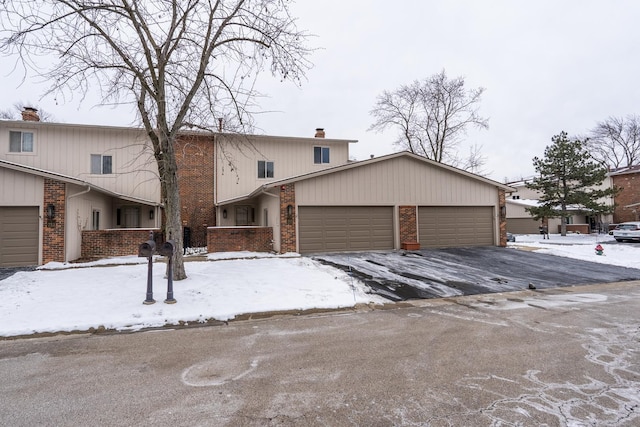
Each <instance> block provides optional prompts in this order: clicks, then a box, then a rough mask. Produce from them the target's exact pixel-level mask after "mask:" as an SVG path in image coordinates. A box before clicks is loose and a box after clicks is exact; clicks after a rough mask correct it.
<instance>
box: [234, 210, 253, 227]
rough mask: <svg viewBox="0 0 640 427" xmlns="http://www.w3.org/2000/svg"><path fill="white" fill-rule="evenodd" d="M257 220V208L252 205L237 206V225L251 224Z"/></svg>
mask: <svg viewBox="0 0 640 427" xmlns="http://www.w3.org/2000/svg"><path fill="white" fill-rule="evenodd" d="M254 222H255V210H254V209H253V208H252V207H251V206H236V225H250V224H253V223H254Z"/></svg>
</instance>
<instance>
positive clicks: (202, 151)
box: [176, 135, 216, 247]
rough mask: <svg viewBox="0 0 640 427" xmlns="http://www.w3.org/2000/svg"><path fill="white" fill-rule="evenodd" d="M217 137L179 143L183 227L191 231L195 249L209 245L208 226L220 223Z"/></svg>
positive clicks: (192, 138)
mask: <svg viewBox="0 0 640 427" xmlns="http://www.w3.org/2000/svg"><path fill="white" fill-rule="evenodd" d="M214 155H215V152H214V137H213V136H202V135H198V136H193V135H183V136H180V137H179V139H178V141H177V142H176V161H177V164H178V186H179V188H180V202H181V204H182V211H181V213H180V214H181V217H182V225H183V226H185V227H189V228H190V229H191V246H192V247H204V246H206V245H207V227H209V226H214V225H215V224H216V216H215V207H214V200H213V195H214V173H215V171H214Z"/></svg>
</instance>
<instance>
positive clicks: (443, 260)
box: [313, 247, 640, 301]
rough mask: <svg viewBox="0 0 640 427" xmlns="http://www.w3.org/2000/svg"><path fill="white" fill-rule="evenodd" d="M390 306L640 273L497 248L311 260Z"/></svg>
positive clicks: (629, 277) (624, 277)
mask: <svg viewBox="0 0 640 427" xmlns="http://www.w3.org/2000/svg"><path fill="white" fill-rule="evenodd" d="M313 258H314V259H316V260H319V261H321V262H323V263H325V264H328V265H332V266H335V267H338V268H340V269H342V270H344V271H348V272H349V273H350V274H352V275H353V276H354V277H357V278H359V279H360V280H362V281H364V282H365V283H366V284H368V285H369V286H370V287H371V289H372V291H373V292H375V293H377V294H380V295H381V296H384V297H386V298H388V299H390V300H393V301H401V300H409V299H417V298H442V297H450V296H459V295H475V294H484V293H495V292H509V291H515V290H522V289H527V288H529V284H531V285H533V286H534V287H535V288H536V289H544V288H556V287H562V286H574V285H586V284H596V283H612V282H622V281H628V280H640V270H639V269H634V268H624V267H618V266H612V265H606V264H599V263H593V262H588V261H581V260H575V259H571V258H564V257H558V256H554V255H546V254H540V253H536V252H530V251H522V250H516V249H510V248H499V247H476V248H448V249H425V250H420V251H414V252H404V251H392V252H358V253H335V254H322V255H316V256H314V257H313Z"/></svg>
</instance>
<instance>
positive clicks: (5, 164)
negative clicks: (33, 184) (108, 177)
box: [0, 159, 161, 206]
mask: <svg viewBox="0 0 640 427" xmlns="http://www.w3.org/2000/svg"><path fill="white" fill-rule="evenodd" d="M0 168H5V169H11V170H15V171H18V172H23V173H26V174H29V175H36V176H41V177H43V178H50V179H55V180H57V181H61V182H64V183H67V184H75V185H78V186H81V187H87V188H88V189H89V190H92V191H97V192H98V193H103V194H106V195H108V196H111V197H117V198H119V199H122V200H127V201H130V202H135V203H142V204H145V205H150V206H161V204H160V203H158V202H154V201H152V200H145V199H140V198H138V197H132V196H127V195H124V194H120V193H115V192H113V191H109V190H107V189H104V188H102V187H100V186H97V185H95V184H91V183H89V182H87V181H83V180H81V179H78V178H73V177H70V176H67V175H63V174H60V173H57V172H51V171H47V170H44V169H39V168H34V167H32V166H26V165H22V164H19V163H14V162H10V161H8V160H2V159H0Z"/></svg>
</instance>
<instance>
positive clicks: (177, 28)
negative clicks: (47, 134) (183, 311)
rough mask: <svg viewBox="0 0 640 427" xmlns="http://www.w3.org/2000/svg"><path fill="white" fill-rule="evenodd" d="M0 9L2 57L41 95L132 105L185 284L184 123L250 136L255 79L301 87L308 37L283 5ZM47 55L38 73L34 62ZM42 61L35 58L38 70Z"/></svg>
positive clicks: (133, 2) (31, 4) (14, 4)
mask: <svg viewBox="0 0 640 427" xmlns="http://www.w3.org/2000/svg"><path fill="white" fill-rule="evenodd" d="M2 5H3V7H2V8H1V9H0V22H1V24H0V53H1V54H3V55H4V56H11V57H17V58H19V64H20V65H22V67H23V69H25V70H26V69H32V70H34V71H35V72H36V73H37V74H38V75H39V76H40V77H42V78H44V79H46V80H47V81H49V82H51V85H50V87H49V89H48V91H47V92H46V94H52V95H53V96H55V97H56V99H57V97H58V96H60V97H63V98H64V97H66V96H67V95H69V96H71V97H73V95H79V96H80V97H81V100H82V99H84V97H85V96H86V95H87V93H88V92H89V90H90V89H93V88H99V89H100V91H101V93H102V97H103V103H104V104H125V103H131V104H134V105H136V107H137V110H138V119H139V120H140V121H141V123H142V125H143V126H144V129H145V131H146V133H147V135H148V137H149V142H150V144H151V147H152V151H153V155H154V157H155V159H156V163H157V165H158V172H159V175H160V184H161V197H162V201H163V203H164V205H165V209H166V219H167V224H166V229H167V231H168V232H169V233H171V234H172V237H173V238H174V239H175V240H176V242H177V243H178V251H177V254H178V256H177V259H176V269H175V270H174V273H175V278H176V279H182V278H185V277H186V273H185V272H184V265H183V263H182V250H181V248H182V232H181V227H182V224H181V220H180V197H179V193H178V184H177V164H176V158H175V152H174V144H175V140H176V138H177V135H178V132H180V130H182V129H184V128H185V127H186V126H190V127H196V128H198V129H210V130H211V131H214V130H215V129H216V121H217V120H216V119H217V118H219V117H225V118H226V120H227V123H226V129H238V130H239V131H241V132H243V133H246V132H249V131H250V130H251V127H250V126H251V123H252V120H251V115H252V113H253V111H251V110H250V108H253V107H254V104H253V102H252V99H255V97H256V96H258V95H259V94H258V93H257V91H256V90H255V87H254V84H255V78H256V76H257V75H258V74H259V73H260V72H262V71H265V70H268V71H271V73H272V74H273V75H274V76H278V77H279V78H280V79H281V80H289V81H292V82H294V83H296V84H300V83H301V80H302V79H303V78H304V77H305V72H306V70H307V69H308V68H309V67H310V65H311V64H310V63H309V61H308V59H307V58H308V56H309V54H310V53H311V50H310V49H309V48H308V47H306V39H307V34H306V33H305V32H302V31H300V30H298V29H297V27H296V24H295V19H294V18H292V17H291V15H290V13H289V0H183V1H181V0H164V1H162V0H155V1H154V0H149V1H140V0H42V1H37V2H36V1H33V0H13V1H6V2H2ZM42 55H48V56H47V57H46V59H47V60H49V59H51V58H54V59H55V61H54V63H53V64H52V65H51V64H49V63H47V66H46V67H45V68H41V67H40V66H39V63H38V58H39V56H42ZM45 62H46V61H43V63H45Z"/></svg>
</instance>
